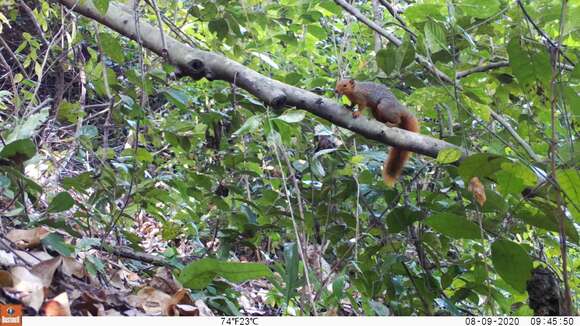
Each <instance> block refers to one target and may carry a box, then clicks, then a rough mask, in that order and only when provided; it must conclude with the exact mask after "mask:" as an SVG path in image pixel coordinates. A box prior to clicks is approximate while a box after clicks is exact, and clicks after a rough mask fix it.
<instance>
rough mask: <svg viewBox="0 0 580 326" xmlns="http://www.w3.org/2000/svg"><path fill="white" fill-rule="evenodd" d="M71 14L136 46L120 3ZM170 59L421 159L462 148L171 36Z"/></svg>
mask: <svg viewBox="0 0 580 326" xmlns="http://www.w3.org/2000/svg"><path fill="white" fill-rule="evenodd" d="M58 2H59V3H61V4H63V5H64V6H66V7H67V8H69V9H72V10H74V11H75V12H77V13H80V14H82V15H84V16H86V17H88V18H91V19H93V20H95V21H98V22H99V23H101V24H103V25H106V26H108V27H109V28H111V29H112V30H114V31H116V32H118V33H120V34H122V35H124V36H126V37H128V38H130V39H132V40H135V41H137V33H136V28H135V27H136V26H135V23H134V22H133V17H132V16H131V15H130V14H128V13H126V12H125V11H124V10H122V9H121V7H119V5H117V4H116V3H113V2H111V3H110V4H109V9H108V11H107V13H106V15H102V14H101V13H100V12H99V11H98V10H97V9H96V8H95V6H94V5H93V4H92V2H90V1H84V2H78V1H77V0H58ZM139 28H140V31H141V41H142V44H143V46H144V47H146V48H148V49H149V50H151V51H153V52H155V53H156V54H158V55H160V56H163V54H164V52H165V51H163V43H162V40H161V34H160V32H159V29H158V28H156V27H154V26H152V25H150V24H148V23H146V22H143V21H140V22H139ZM166 43H167V44H166V47H167V49H166V50H167V59H168V60H169V62H170V63H171V64H173V65H175V66H176V67H177V68H178V69H179V71H180V73H182V74H184V75H188V76H190V77H192V78H194V79H201V78H207V79H208V80H224V81H228V82H230V83H235V84H236V85H237V86H238V87H241V88H243V89H245V90H246V91H248V92H249V93H251V94H253V95H254V96H256V97H258V98H259V99H260V100H262V101H264V102H265V103H266V104H267V105H271V106H273V107H275V108H281V107H283V106H291V107H296V108H298V109H303V110H305V111H308V112H311V113H312V114H314V115H317V116H319V117H321V118H323V119H326V120H328V121H330V122H332V123H334V124H336V125H338V126H341V127H344V128H347V129H350V130H352V131H354V132H356V133H358V134H360V135H362V136H364V137H366V138H368V139H372V140H376V141H379V142H381V143H384V144H387V145H391V146H396V147H400V148H402V149H406V150H409V151H412V152H416V153H419V154H423V155H427V156H431V157H437V154H438V153H439V151H440V150H442V149H445V148H457V149H459V150H460V151H461V152H463V153H464V154H465V153H466V151H465V150H464V149H461V148H459V147H457V146H455V145H452V144H450V143H447V142H445V141H442V140H438V139H434V138H431V137H427V136H423V135H420V134H416V133H412V132H408V131H406V130H402V129H399V128H389V127H386V126H385V125H384V124H382V123H380V122H378V121H376V120H369V119H368V118H362V117H361V118H358V119H353V118H352V115H351V112H350V111H349V110H345V109H344V107H342V106H341V105H339V104H338V103H336V102H335V101H332V100H330V99H328V98H325V97H322V96H320V95H317V94H314V93H312V92H309V91H306V90H303V89H300V88H297V87H293V86H290V85H287V84H284V83H282V82H279V81H276V80H273V79H270V78H268V77H265V76H264V75H261V74H259V73H258V72H256V71H254V70H252V69H250V68H247V67H245V66H243V65H241V64H239V63H237V62H235V61H233V60H230V59H228V58H226V57H224V56H222V55H219V54H216V53H213V52H208V51H203V50H199V49H196V48H192V47H190V46H188V45H185V44H183V43H180V42H179V41H177V40H176V39H174V38H173V37H170V36H169V35H166Z"/></svg>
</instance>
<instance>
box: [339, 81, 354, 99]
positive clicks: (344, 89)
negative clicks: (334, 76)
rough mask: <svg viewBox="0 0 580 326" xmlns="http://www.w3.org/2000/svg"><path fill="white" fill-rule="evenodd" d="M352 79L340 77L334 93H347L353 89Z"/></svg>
mask: <svg viewBox="0 0 580 326" xmlns="http://www.w3.org/2000/svg"><path fill="white" fill-rule="evenodd" d="M354 83H355V82H354V79H341V80H339V81H338V82H337V83H336V93H337V94H340V95H348V94H350V93H352V91H353V90H354Z"/></svg>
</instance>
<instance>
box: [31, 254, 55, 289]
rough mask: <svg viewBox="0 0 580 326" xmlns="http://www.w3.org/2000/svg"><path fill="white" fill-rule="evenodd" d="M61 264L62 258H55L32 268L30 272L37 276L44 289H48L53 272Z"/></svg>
mask: <svg viewBox="0 0 580 326" xmlns="http://www.w3.org/2000/svg"><path fill="white" fill-rule="evenodd" d="M61 264H62V257H60V256H59V257H55V258H53V259H50V260H46V261H43V262H41V263H38V264H36V265H34V266H32V268H30V272H31V273H32V274H34V275H36V276H38V277H39V278H40V279H41V280H42V285H44V287H45V288H48V287H50V285H51V284H52V278H53V276H54V272H55V271H56V269H57V268H58V267H59V266H60V265H61Z"/></svg>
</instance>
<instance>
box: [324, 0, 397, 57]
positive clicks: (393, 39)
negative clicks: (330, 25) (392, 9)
mask: <svg viewBox="0 0 580 326" xmlns="http://www.w3.org/2000/svg"><path fill="white" fill-rule="evenodd" d="M334 2H336V3H337V4H338V5H339V6H341V7H343V8H344V9H346V11H348V12H349V13H350V14H351V15H353V16H355V17H356V19H358V20H359V21H361V22H362V23H364V24H365V25H367V26H369V27H370V28H372V29H373V30H374V31H376V32H377V33H379V34H381V35H382V36H384V37H385V38H387V40H389V41H391V42H392V43H393V44H395V45H396V46H401V44H403V42H402V41H401V40H400V39H398V38H397V37H396V36H394V35H393V34H391V33H389V32H387V31H386V30H385V29H383V28H382V27H381V26H379V25H377V24H376V23H375V22H373V21H372V20H370V19H368V18H367V17H366V16H365V15H363V14H362V13H361V12H360V11H359V10H358V9H356V8H355V7H353V6H351V5H350V4H348V3H347V2H346V1H344V0H334Z"/></svg>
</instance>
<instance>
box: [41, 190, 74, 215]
mask: <svg viewBox="0 0 580 326" xmlns="http://www.w3.org/2000/svg"><path fill="white" fill-rule="evenodd" d="M74 204H75V200H74V199H73V198H72V197H71V195H70V194H69V193H68V192H66V191H63V192H60V193H58V194H57V195H56V196H54V198H53V199H52V201H51V202H50V204H49V205H48V210H47V211H48V212H49V213H59V212H64V211H66V210H67V209H70V208H71V207H73V205H74Z"/></svg>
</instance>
